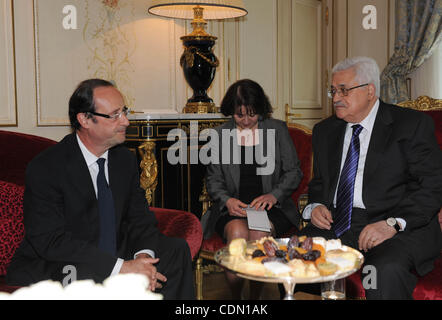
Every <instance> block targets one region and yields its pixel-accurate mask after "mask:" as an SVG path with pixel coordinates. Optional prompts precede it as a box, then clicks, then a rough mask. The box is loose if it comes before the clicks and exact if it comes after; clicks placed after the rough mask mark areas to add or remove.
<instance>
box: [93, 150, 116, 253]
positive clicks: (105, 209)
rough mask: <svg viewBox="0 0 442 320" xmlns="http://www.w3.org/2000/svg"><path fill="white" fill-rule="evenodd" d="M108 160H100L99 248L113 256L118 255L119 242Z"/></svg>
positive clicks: (98, 181)
mask: <svg viewBox="0 0 442 320" xmlns="http://www.w3.org/2000/svg"><path fill="white" fill-rule="evenodd" d="M105 161H106V159H103V158H100V159H98V160H97V163H98V168H99V172H98V176H97V189H98V213H99V217H100V238H99V241H98V248H100V249H101V250H103V251H106V252H108V253H110V254H112V255H114V256H115V255H116V252H117V249H116V248H117V241H116V228H115V208H114V199H113V197H112V190H111V189H110V188H109V185H108V184H107V181H106V176H105V174H104V163H105Z"/></svg>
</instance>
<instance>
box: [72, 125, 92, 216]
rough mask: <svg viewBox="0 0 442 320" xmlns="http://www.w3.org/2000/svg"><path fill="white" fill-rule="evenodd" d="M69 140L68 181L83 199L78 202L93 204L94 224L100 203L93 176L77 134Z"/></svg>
mask: <svg viewBox="0 0 442 320" xmlns="http://www.w3.org/2000/svg"><path fill="white" fill-rule="evenodd" d="M67 139H68V145H69V146H70V147H69V150H68V156H67V159H66V167H67V175H68V181H70V183H71V186H72V189H73V190H74V192H75V193H76V194H79V195H80V197H81V198H80V197H79V199H78V201H87V203H91V204H93V205H92V206H93V207H92V208H91V212H92V216H91V217H90V218H91V222H92V221H94V220H95V219H98V202H97V197H96V194H95V189H94V185H93V183H92V179H91V174H90V172H89V169H88V167H87V164H86V161H85V159H84V157H83V154H82V153H81V150H80V146H79V145H78V141H77V137H76V134H75V133H73V134H71V135H69V136H68V137H67Z"/></svg>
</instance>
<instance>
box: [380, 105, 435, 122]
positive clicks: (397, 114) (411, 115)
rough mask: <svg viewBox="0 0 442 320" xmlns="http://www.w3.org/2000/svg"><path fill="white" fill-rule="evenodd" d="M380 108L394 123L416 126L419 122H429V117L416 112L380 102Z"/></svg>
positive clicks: (423, 113)
mask: <svg viewBox="0 0 442 320" xmlns="http://www.w3.org/2000/svg"><path fill="white" fill-rule="evenodd" d="M380 108H382V109H384V112H388V113H389V114H390V115H391V117H392V120H393V121H394V122H395V123H399V124H401V123H403V124H405V125H407V126H408V125H413V124H414V125H416V124H418V123H419V122H420V121H429V120H430V121H431V117H430V116H429V115H427V114H425V112H421V111H418V110H414V109H410V108H405V107H401V106H398V105H394V104H388V103H385V102H382V101H381V104H380Z"/></svg>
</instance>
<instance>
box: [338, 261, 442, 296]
mask: <svg viewBox="0 0 442 320" xmlns="http://www.w3.org/2000/svg"><path fill="white" fill-rule="evenodd" d="M361 270H362V269H361ZM361 270H359V272H356V273H354V274H352V275H351V276H349V277H348V278H347V281H346V290H347V297H349V298H365V290H364V287H363V286H362V281H361V279H362V278H361V275H362V272H361ZM413 298H414V299H416V300H442V255H441V256H440V257H439V259H438V260H436V262H435V263H434V269H433V271H431V272H430V273H428V274H426V275H425V276H424V277H419V278H418V282H417V285H416V288H415V289H414V292H413Z"/></svg>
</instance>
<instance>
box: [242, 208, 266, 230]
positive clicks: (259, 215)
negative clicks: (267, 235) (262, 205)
mask: <svg viewBox="0 0 442 320" xmlns="http://www.w3.org/2000/svg"><path fill="white" fill-rule="evenodd" d="M245 210H246V212H247V222H248V224H249V229H251V230H258V231H264V232H270V228H271V227H270V220H269V217H268V216H267V211H265V210H261V211H258V210H255V209H253V208H250V207H248V208H246V209H245Z"/></svg>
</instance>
